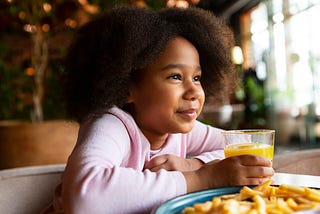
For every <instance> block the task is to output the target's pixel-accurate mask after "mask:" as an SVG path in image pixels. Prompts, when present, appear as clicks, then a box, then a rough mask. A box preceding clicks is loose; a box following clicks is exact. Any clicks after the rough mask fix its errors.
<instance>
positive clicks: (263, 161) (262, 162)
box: [238, 155, 272, 167]
mask: <svg viewBox="0 0 320 214" xmlns="http://www.w3.org/2000/svg"><path fill="white" fill-rule="evenodd" d="M238 157H239V158H240V163H241V164H242V165H244V166H269V167H271V166H272V162H271V161H270V160H269V159H267V158H265V157H262V156H258V155H241V156H238Z"/></svg>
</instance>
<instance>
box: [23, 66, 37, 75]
mask: <svg viewBox="0 0 320 214" xmlns="http://www.w3.org/2000/svg"><path fill="white" fill-rule="evenodd" d="M25 72H26V74H27V75H28V76H33V75H34V73H35V71H34V68H32V67H28V68H26V70H25Z"/></svg>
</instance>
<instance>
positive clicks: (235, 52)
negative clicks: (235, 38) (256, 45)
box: [232, 46, 243, 65]
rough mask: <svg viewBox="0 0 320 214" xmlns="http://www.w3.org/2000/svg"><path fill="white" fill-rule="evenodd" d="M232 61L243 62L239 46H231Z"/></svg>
mask: <svg viewBox="0 0 320 214" xmlns="http://www.w3.org/2000/svg"><path fill="white" fill-rule="evenodd" d="M232 62H233V63H234V64H236V65H241V64H242V63H243V54H242V50H241V48H240V47H239V46H234V47H233V48H232Z"/></svg>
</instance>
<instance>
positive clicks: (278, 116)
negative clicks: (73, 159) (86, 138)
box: [0, 0, 320, 168]
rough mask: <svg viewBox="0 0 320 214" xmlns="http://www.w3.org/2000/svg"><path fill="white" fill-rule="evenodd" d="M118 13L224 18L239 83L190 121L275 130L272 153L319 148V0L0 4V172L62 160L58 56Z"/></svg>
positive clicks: (68, 129) (71, 136) (65, 145)
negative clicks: (82, 32)
mask: <svg viewBox="0 0 320 214" xmlns="http://www.w3.org/2000/svg"><path fill="white" fill-rule="evenodd" d="M118 4H134V5H138V6H141V7H150V8H152V9H154V10H158V9H160V8H164V7H199V8H203V9H206V10H210V11H212V12H214V13H215V14H216V15H217V16H219V17H221V18H222V19H224V20H225V21H226V22H227V23H228V25H229V26H230V27H231V28H232V29H233V31H234V34H235V38H236V46H235V47H234V48H233V49H232V51H231V54H232V59H233V63H234V66H235V69H236V71H237V74H238V75H239V82H237V83H233V84H236V89H235V91H234V92H233V93H232V94H231V95H230V96H229V97H228V98H227V99H226V100H225V101H224V102H223V103H219V104H215V105H212V104H211V105H206V106H205V107H204V111H203V113H202V115H201V116H200V118H199V119H200V120H202V121H203V122H206V123H208V124H211V125H214V126H217V127H221V128H224V129H249V128H267V129H275V130H276V144H275V145H276V147H275V151H276V153H286V152H291V151H294V150H302V149H312V148H319V147H320V40H319V38H320V28H319V24H318V22H319V21H318V20H320V0H188V1H187V0H144V1H143V0H126V1H124V0H123V1H121V0H1V1H0V20H1V21H0V153H1V154H0V168H8V167H15V166H22V165H36V164H50V163H57V162H58V163H64V162H65V161H66V158H67V156H68V154H69V153H70V152H71V150H72V147H73V145H74V143H75V140H76V136H77V130H78V124H75V123H71V122H67V119H68V118H67V116H66V112H65V108H64V107H65V104H64V102H63V98H62V95H63V91H62V89H61V87H60V85H61V83H62V81H63V78H62V76H63V69H62V61H63V58H64V55H65V53H66V48H67V47H68V44H69V42H70V39H71V38H72V35H73V33H74V32H75V30H77V28H78V27H79V26H81V25H83V24H84V23H86V22H88V21H89V20H90V19H92V17H93V16H95V15H97V14H99V13H101V12H102V11H105V10H108V9H110V8H112V7H114V6H115V5H118ZM29 141H30V142H29ZM51 141H52V142H51ZM28 142H29V143H30V144H28ZM14 144H17V145H15V146H14ZM40 145H41V147H42V148H41V149H40V148H36V147H37V146H40ZM11 147H12V148H11ZM58 148H59V149H60V150H59V149H58ZM56 150H59V151H56ZM27 153H30V154H29V155H28V154H27ZM41 154H42V155H43V156H44V157H42V159H41V160H40V156H41ZM35 157H39V160H35V159H36V158H35ZM19 158H21V159H22V160H18V159H19ZM44 159H45V160H44Z"/></svg>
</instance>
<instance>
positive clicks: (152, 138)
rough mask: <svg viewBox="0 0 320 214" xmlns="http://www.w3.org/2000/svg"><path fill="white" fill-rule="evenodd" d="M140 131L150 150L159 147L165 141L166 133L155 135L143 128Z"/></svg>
mask: <svg viewBox="0 0 320 214" xmlns="http://www.w3.org/2000/svg"><path fill="white" fill-rule="evenodd" d="M142 133H143V134H144V136H145V137H146V138H147V139H148V141H149V143H150V148H151V150H158V149H161V148H162V146H163V145H164V144H165V143H166V142H167V138H168V134H163V135H155V134H153V133H150V132H148V131H144V130H142Z"/></svg>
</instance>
